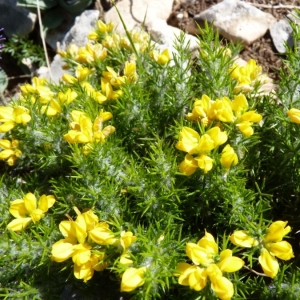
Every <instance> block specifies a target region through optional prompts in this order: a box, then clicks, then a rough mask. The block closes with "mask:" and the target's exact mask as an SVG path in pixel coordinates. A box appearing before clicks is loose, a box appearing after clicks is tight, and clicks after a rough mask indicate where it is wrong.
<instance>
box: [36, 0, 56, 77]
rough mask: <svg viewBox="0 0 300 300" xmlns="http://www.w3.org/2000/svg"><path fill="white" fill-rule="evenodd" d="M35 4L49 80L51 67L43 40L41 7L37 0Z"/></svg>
mask: <svg viewBox="0 0 300 300" xmlns="http://www.w3.org/2000/svg"><path fill="white" fill-rule="evenodd" d="M36 5H37V13H38V14H37V15H38V19H39V25H40V34H41V39H42V43H43V48H44V52H45V58H46V63H47V67H48V70H49V75H50V78H51V80H53V78H52V73H51V68H50V62H49V57H48V51H47V46H46V42H45V36H44V32H43V23H42V16H41V9H40V3H39V0H36Z"/></svg>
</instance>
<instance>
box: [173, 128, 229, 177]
mask: <svg viewBox="0 0 300 300" xmlns="http://www.w3.org/2000/svg"><path fill="white" fill-rule="evenodd" d="M227 138H228V137H227V134H226V132H222V131H221V130H220V128H219V127H213V128H211V129H209V130H208V131H207V132H206V133H205V134H203V135H202V136H201V137H200V135H199V134H198V132H197V131H195V130H194V129H192V128H189V127H186V126H184V127H183V128H182V130H181V132H180V134H179V141H178V143H177V144H176V145H175V147H176V148H177V149H178V150H181V151H184V152H187V153H188V154H189V155H187V156H186V157H185V159H184V161H183V162H182V163H181V164H180V166H179V170H180V171H181V172H182V173H183V174H185V175H187V176H188V175H191V174H193V173H194V172H195V171H196V168H195V166H196V162H197V163H198V167H199V168H200V169H202V170H203V171H204V173H207V172H209V171H210V170H211V169H212V167H213V159H212V158H211V157H209V156H208V155H207V153H208V152H209V151H211V150H213V149H214V148H216V147H218V146H219V145H222V144H224V143H225V142H226V141H227ZM192 154H196V155H197V156H196V157H192V156H191V155H192ZM195 161H196V162H195Z"/></svg>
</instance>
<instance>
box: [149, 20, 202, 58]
mask: <svg viewBox="0 0 300 300" xmlns="http://www.w3.org/2000/svg"><path fill="white" fill-rule="evenodd" d="M146 29H147V31H148V32H149V34H150V35H151V37H152V38H153V40H154V41H155V42H156V43H157V44H158V48H159V49H160V50H164V49H165V48H168V49H169V50H170V52H171V53H172V52H175V48H174V43H175V41H176V40H177V39H178V37H179V36H180V35H181V34H183V32H182V31H181V30H180V29H178V28H176V27H172V26H169V25H168V24H167V23H166V22H165V21H163V20H159V19H158V20H153V21H152V22H149V23H147V26H146ZM186 46H188V48H189V50H190V51H194V50H196V49H198V48H199V44H198V39H197V38H196V37H194V36H192V35H190V34H185V39H184V45H183V47H186Z"/></svg>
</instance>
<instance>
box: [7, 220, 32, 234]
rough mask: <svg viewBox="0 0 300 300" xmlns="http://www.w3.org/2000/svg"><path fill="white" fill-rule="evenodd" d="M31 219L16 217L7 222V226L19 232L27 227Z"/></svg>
mask: <svg viewBox="0 0 300 300" xmlns="http://www.w3.org/2000/svg"><path fill="white" fill-rule="evenodd" d="M31 221H32V220H31V218H19V219H14V220H12V221H11V222H10V223H8V224H7V228H8V229H10V230H12V231H15V232H19V231H22V230H23V229H25V228H26V227H27V226H28V224H29V223H30V222H31Z"/></svg>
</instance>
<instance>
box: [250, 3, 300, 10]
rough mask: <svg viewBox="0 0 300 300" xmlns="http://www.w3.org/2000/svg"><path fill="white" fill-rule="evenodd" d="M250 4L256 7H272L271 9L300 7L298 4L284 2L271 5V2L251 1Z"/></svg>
mask: <svg viewBox="0 0 300 300" xmlns="http://www.w3.org/2000/svg"><path fill="white" fill-rule="evenodd" d="M251 5H253V6H256V7H261V8H272V9H278V8H285V9H294V8H297V9H300V6H297V5H284V4H279V5H272V4H259V3H251Z"/></svg>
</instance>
